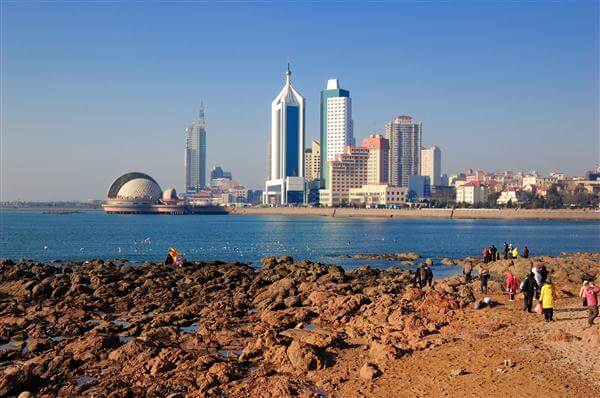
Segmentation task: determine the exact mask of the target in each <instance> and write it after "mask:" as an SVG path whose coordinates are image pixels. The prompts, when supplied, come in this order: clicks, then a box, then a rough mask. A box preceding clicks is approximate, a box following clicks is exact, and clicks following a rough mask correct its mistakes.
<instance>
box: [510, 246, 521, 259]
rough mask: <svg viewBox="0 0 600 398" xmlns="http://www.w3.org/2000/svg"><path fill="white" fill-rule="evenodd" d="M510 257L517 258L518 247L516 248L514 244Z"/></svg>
mask: <svg viewBox="0 0 600 398" xmlns="http://www.w3.org/2000/svg"><path fill="white" fill-rule="evenodd" d="M511 253H512V258H519V249H517V247H516V246H515V247H514V249H512V252H511Z"/></svg>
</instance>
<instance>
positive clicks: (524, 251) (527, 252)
mask: <svg viewBox="0 0 600 398" xmlns="http://www.w3.org/2000/svg"><path fill="white" fill-rule="evenodd" d="M523 258H529V248H528V247H527V246H524V247H523Z"/></svg>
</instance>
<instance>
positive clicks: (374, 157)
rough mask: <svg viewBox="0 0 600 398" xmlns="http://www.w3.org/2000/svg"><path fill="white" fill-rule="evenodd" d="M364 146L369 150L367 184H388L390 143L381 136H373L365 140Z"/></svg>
mask: <svg viewBox="0 0 600 398" xmlns="http://www.w3.org/2000/svg"><path fill="white" fill-rule="evenodd" d="M362 146H363V147H365V148H367V149H368V150H369V159H368V165H367V184H369V185H380V184H386V185H387V183H388V168H389V166H388V163H389V156H390V143H389V141H388V140H387V139H385V138H383V136H382V135H381V134H371V135H370V136H368V137H367V138H365V139H364V140H363V143H362Z"/></svg>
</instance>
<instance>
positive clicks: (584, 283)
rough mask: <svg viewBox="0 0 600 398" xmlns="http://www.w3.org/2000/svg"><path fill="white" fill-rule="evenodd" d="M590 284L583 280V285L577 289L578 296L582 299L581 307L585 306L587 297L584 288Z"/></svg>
mask: <svg viewBox="0 0 600 398" xmlns="http://www.w3.org/2000/svg"><path fill="white" fill-rule="evenodd" d="M589 284H590V282H589V281H583V286H581V288H580V289H579V297H581V298H582V299H583V303H582V305H583V308H587V299H586V298H585V289H586V288H587V287H588V285H589Z"/></svg>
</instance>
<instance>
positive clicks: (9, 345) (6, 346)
mask: <svg viewBox="0 0 600 398" xmlns="http://www.w3.org/2000/svg"><path fill="white" fill-rule="evenodd" d="M14 342H15V340H14V339H10V340H9V341H8V343H6V344H2V345H0V350H18V348H17V347H15V346H14V345H13V343H14Z"/></svg>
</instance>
